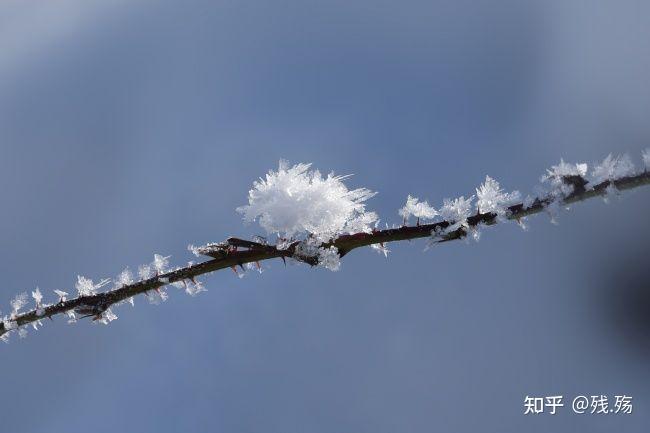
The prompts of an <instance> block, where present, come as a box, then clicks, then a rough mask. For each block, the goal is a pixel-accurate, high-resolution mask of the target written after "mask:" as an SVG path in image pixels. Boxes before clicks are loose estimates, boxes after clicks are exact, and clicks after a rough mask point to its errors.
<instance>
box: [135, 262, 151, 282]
mask: <svg viewBox="0 0 650 433" xmlns="http://www.w3.org/2000/svg"><path fill="white" fill-rule="evenodd" d="M152 276H153V271H152V270H151V266H150V265H140V266H139V267H138V277H140V279H141V280H148V279H149V278H151V277H152Z"/></svg>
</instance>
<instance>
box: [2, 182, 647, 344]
mask: <svg viewBox="0 0 650 433" xmlns="http://www.w3.org/2000/svg"><path fill="white" fill-rule="evenodd" d="M565 181H567V182H568V183H571V184H572V185H573V187H574V189H573V192H572V193H571V194H569V195H567V196H565V197H564V198H562V199H560V200H559V201H558V202H559V204H561V205H569V204H572V203H576V202H579V201H583V200H587V199H590V198H594V197H598V196H604V195H606V194H608V193H609V191H610V186H613V187H614V188H616V189H617V190H620V191H623V190H628V189H633V188H637V187H639V186H643V185H648V184H650V172H647V171H646V172H644V173H641V174H638V175H634V176H628V177H623V178H620V179H617V180H614V181H605V182H602V183H600V184H598V185H596V186H594V187H593V188H590V189H586V188H585V185H586V183H587V182H586V181H584V179H582V178H581V177H580V176H569V177H567V178H565ZM556 200H557V198H556V197H553V196H548V197H543V198H537V199H535V201H534V202H533V203H532V204H531V205H530V206H528V207H525V206H524V204H523V203H519V204H516V205H513V206H510V207H509V208H508V212H507V214H506V216H505V218H507V219H509V220H521V219H522V218H524V217H527V216H529V215H533V214H537V213H540V212H544V211H545V210H546V209H547V207H548V206H549V205H550V204H552V203H553V202H555V201H556ZM498 221H499V218H498V216H497V215H496V214H495V213H478V214H476V215H473V216H471V217H469V218H468V219H467V226H466V227H460V228H458V229H456V230H454V231H451V232H445V229H447V228H448V227H450V226H451V225H452V224H453V222H450V221H440V222H435V223H432V224H418V225H415V226H407V225H404V226H402V227H399V228H391V229H385V230H376V231H373V232H371V233H356V234H349V235H342V236H339V237H338V238H336V239H335V240H334V241H331V242H327V243H324V244H322V245H321V246H322V247H324V248H328V247H332V246H333V247H336V248H337V249H338V252H339V255H340V256H341V257H343V256H345V255H346V254H348V253H349V252H350V251H352V250H354V249H356V248H360V247H364V246H369V245H373V244H384V243H388V242H396V241H403V240H410V239H417V238H427V237H431V236H432V234H434V235H435V234H441V235H440V236H439V237H437V238H435V240H436V241H437V242H446V241H451V240H455V239H460V238H463V237H465V236H466V235H467V233H468V229H472V228H476V227H477V226H479V225H481V224H483V225H492V224H495V223H497V222H498ZM299 244H300V242H299V241H296V242H293V243H291V244H290V245H289V246H288V247H287V248H285V249H281V248H279V247H278V246H277V245H265V244H262V243H259V242H253V241H245V240H241V239H236V238H230V239H228V240H227V241H226V242H224V243H221V244H214V245H213V246H211V247H210V248H206V249H205V250H204V251H202V253H203V254H205V255H208V256H211V257H213V258H212V259H211V260H208V261H206V262H202V263H198V264H193V265H189V266H186V267H183V268H179V269H176V270H173V271H170V272H166V273H162V274H159V275H157V276H155V277H152V278H148V279H145V280H142V281H138V282H135V283H133V284H128V285H125V286H122V287H120V288H116V289H114V290H111V291H108V292H104V293H97V294H94V295H89V296H79V297H77V298H74V299H70V300H67V301H62V302H58V303H56V304H52V305H48V306H43V307H42V308H37V309H33V310H31V311H28V312H25V313H22V314H18V315H16V316H15V317H12V318H11V320H12V321H13V322H15V323H16V325H17V326H18V327H20V326H23V325H27V324H29V323H33V322H36V321H39V320H41V319H44V318H52V316H55V315H57V314H61V313H65V312H67V311H70V310H73V311H74V310H78V309H83V310H84V311H89V312H90V313H91V314H90V315H93V316H96V317H99V316H100V315H101V314H102V313H103V312H104V311H106V310H107V309H108V308H109V307H111V306H112V305H115V304H117V303H119V302H122V301H125V300H127V299H129V298H131V297H133V296H136V295H139V294H144V293H148V292H150V291H152V290H157V289H160V288H161V287H163V286H165V285H168V284H171V283H175V282H179V281H186V280H190V281H194V279H195V278H196V277H197V276H199V275H203V274H209V273H212V272H215V271H218V270H220V269H225V268H231V267H236V266H243V265H244V264H246V263H252V262H260V261H263V260H270V259H275V258H282V259H286V258H293V259H296V260H299V261H302V262H305V263H308V264H310V265H316V264H318V258H316V257H304V256H300V255H299V253H297V247H298V245H299ZM238 248H246V249H244V250H239V249H238ZM8 331H10V329H6V328H5V323H4V322H0V336H1V335H3V334H4V333H6V332H8Z"/></svg>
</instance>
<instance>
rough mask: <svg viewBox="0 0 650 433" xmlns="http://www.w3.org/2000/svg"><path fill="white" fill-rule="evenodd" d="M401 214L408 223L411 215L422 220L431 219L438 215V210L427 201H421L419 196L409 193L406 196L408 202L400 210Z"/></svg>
mask: <svg viewBox="0 0 650 433" xmlns="http://www.w3.org/2000/svg"><path fill="white" fill-rule="evenodd" d="M398 213H399V215H400V216H401V217H402V218H404V224H406V223H407V222H408V220H409V218H410V217H411V216H414V217H415V218H418V219H421V220H430V219H433V218H435V217H436V215H438V211H437V210H435V209H434V208H433V206H430V205H429V203H428V202H427V201H422V202H421V201H420V200H419V199H418V198H417V197H413V196H411V195H410V194H409V196H408V197H407V198H406V204H405V205H404V207H403V208H401V209H400V210H399V211H398Z"/></svg>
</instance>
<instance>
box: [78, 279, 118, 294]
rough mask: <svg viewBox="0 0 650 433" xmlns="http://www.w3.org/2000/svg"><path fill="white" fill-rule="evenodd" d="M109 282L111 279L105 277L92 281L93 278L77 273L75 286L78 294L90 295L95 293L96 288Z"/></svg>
mask: <svg viewBox="0 0 650 433" xmlns="http://www.w3.org/2000/svg"><path fill="white" fill-rule="evenodd" d="M110 282H111V280H110V279H108V278H107V279H104V280H101V281H100V282H99V283H93V280H91V279H90V278H86V277H83V276H81V275H77V284H75V288H76V289H77V292H78V293H79V296H92V295H95V294H97V289H99V288H101V287H103V286H105V285H106V284H108V283H110Z"/></svg>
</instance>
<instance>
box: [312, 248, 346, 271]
mask: <svg viewBox="0 0 650 433" xmlns="http://www.w3.org/2000/svg"><path fill="white" fill-rule="evenodd" d="M318 266H322V267H323V268H325V269H329V270H330V271H333V272H336V271H338V270H339V269H340V268H341V257H340V256H339V250H338V248H336V247H329V248H319V249H318Z"/></svg>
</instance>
